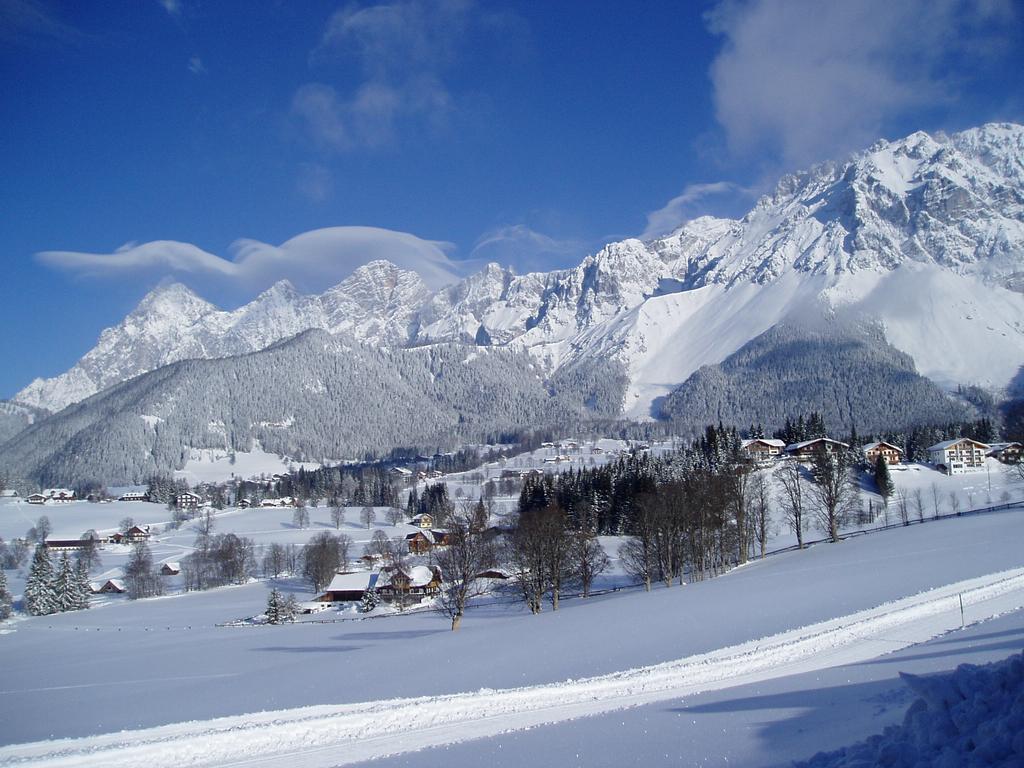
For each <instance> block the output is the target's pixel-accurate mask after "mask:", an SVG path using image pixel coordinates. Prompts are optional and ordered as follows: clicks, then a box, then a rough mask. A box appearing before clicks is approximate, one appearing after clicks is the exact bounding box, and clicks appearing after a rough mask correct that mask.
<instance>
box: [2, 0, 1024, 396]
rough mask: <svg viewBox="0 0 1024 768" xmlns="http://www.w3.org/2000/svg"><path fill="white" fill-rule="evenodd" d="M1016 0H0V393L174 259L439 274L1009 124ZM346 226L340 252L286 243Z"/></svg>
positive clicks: (1020, 110) (206, 285) (234, 292)
mask: <svg viewBox="0 0 1024 768" xmlns="http://www.w3.org/2000/svg"><path fill="white" fill-rule="evenodd" d="M1021 15H1022V11H1021V8H1020V6H1019V5H1018V4H1015V3H1013V2H1012V1H1011V0H1007V2H999V0H991V1H989V2H984V3H968V2H961V1H959V0H928V1H927V2H925V0H904V2H900V3H893V2H891V0H885V1H883V0H863V1H862V2H857V3H834V4H833V3H820V2H810V0H738V1H736V2H704V3H699V2H678V0H676V1H670V2H659V1H657V0H646V1H645V2H643V3H628V2H603V1H601V0H595V1H594V2H570V1H568V0H565V1H563V2H555V3H548V2H522V3H516V2H501V1H500V0H476V1H475V2H474V1H473V0H393V1H392V2H387V3H374V2H346V1H343V2H320V1H318V0H305V1H304V2H301V3H281V2H269V1H268V2H257V1H256V0H252V1H250V2H224V1H221V2H213V1H212V0H121V1H120V2H119V1H117V0H110V1H109V2H99V1H98V0H96V1H95V2H89V1H87V0H80V1H78V2H66V3H58V2H51V1H49V0H0V78H2V81H3V83H4V97H3V99H0V179H2V183H0V254H2V258H3V259H4V260H5V264H4V267H5V269H4V279H3V280H2V281H0V322H2V324H3V329H4V332H3V334H2V335H0V353H2V357H3V360H4V361H5V365H3V366H0V397H9V396H11V395H13V394H14V392H16V391H17V390H18V389H20V388H21V387H22V386H24V385H25V384H27V383H28V382H29V381H30V380H31V379H32V378H33V377H35V376H39V375H45V376H50V375H54V374H56V373H59V372H61V371H63V370H65V369H66V368H68V367H69V366H70V365H71V364H73V362H74V361H75V360H76V359H77V358H78V357H79V356H81V355H82V354H83V353H84V352H86V351H87V350H88V349H89V348H90V347H91V346H92V345H93V344H94V343H95V341H96V338H97V336H98V334H99V332H100V330H101V329H102V328H104V327H106V326H108V325H112V324H114V323H116V322H118V321H119V320H120V319H121V318H122V317H123V316H124V314H126V313H127V312H128V311H130V309H131V308H132V307H133V306H134V305H135V303H137V302H138V300H139V299H140V298H141V297H142V296H143V295H144V294H145V292H146V291H147V290H149V289H150V288H152V287H153V286H154V285H155V284H156V283H157V282H159V281H160V280H161V279H164V278H166V277H168V276H170V277H173V278H175V279H179V280H182V281H183V282H185V283H187V284H189V285H190V286H191V287H193V288H194V289H195V290H197V291H198V292H199V293H200V294H201V295H203V296H204V297H206V298H208V299H210V300H211V301H214V302H215V303H218V304H220V305H222V306H225V307H232V306H237V305H238V304H240V303H242V302H244V301H246V300H248V299H250V298H252V296H254V295H255V294H256V293H257V292H258V291H259V290H262V289H263V288H266V287H267V286H268V285H269V284H271V283H272V282H274V281H275V280H277V279H280V278H288V279H291V280H292V281H293V282H294V283H295V284H296V285H297V286H298V287H299V288H300V289H302V290H305V291H320V290H323V289H324V288H326V287H328V286H329V285H332V284H334V283H336V282H338V281H339V280H340V279H341V278H343V277H344V276H345V274H347V273H348V272H349V271H351V269H352V268H353V267H354V266H355V265H357V264H358V263H361V262H363V261H366V260H368V258H371V257H374V256H386V255H388V254H390V253H395V254H398V255H399V257H400V259H399V260H404V263H405V265H406V266H413V267H418V268H422V269H421V271H422V272H423V273H424V274H425V275H426V276H427V277H428V278H429V279H431V280H433V281H434V282H440V281H442V279H443V275H445V274H449V273H454V274H464V273H465V272H467V271H468V270H471V269H472V268H474V267H475V266H476V265H479V264H480V263H482V262H484V261H487V260H497V261H500V262H502V263H506V264H511V265H513V266H515V267H516V268H517V269H519V270H520V271H526V270H529V269H548V268H552V267H556V266H568V265H571V264H574V263H576V262H578V261H579V260H580V259H581V258H582V257H583V256H584V255H586V254H587V253H589V252H592V251H594V250H595V249H596V248H598V247H600V245H601V244H603V243H604V242H607V241H609V240H612V239H619V238H623V237H627V236H650V235H654V234H658V233H661V232H664V231H668V230H670V229H671V228H673V227H675V226H678V225H679V224H681V223H683V222H684V221H685V220H687V219H688V218H692V217H693V216H696V215H699V214H702V213H714V214H718V215H740V214H742V213H743V212H744V211H745V210H746V209H747V208H749V207H750V205H751V204H752V203H753V201H754V199H755V197H756V195H757V194H759V193H760V192H763V191H765V190H766V189H767V188H769V187H770V185H771V184H772V183H773V182H774V180H775V179H776V178H777V176H778V175H779V174H780V173H783V172H786V171H790V170H796V169H798V168H800V167H803V166H806V165H807V164H809V163H812V162H814V161H817V160H821V159H826V158H829V157H839V156H842V155H843V154H844V153H846V152H849V151H851V150H854V149H857V148H860V147H862V146H865V145H867V144H870V143H871V141H872V140H873V139H875V138H877V137H880V136H885V137H890V138H893V137H897V136H901V135H904V134H906V133H909V132H911V131H913V130H917V129H924V130H928V131H936V130H946V131H952V130H957V129H960V128H964V127H967V126H970V125H976V124H979V123H982V122H986V121H989V120H1013V121H1018V122H1019V121H1021V120H1022V119H1024V86H1022V81H1024V78H1021V76H1020V73H1021V72H1022V71H1024V46H1022V43H1021V40H1022V19H1021ZM333 227H343V228H345V229H335V230H332V231H331V232H330V233H327V234H326V235H324V237H326V238H327V241H326V242H328V243H329V244H330V245H331V247H329V248H326V249H325V248H324V247H318V248H313V249H309V248H305V249H304V248H300V247H298V246H297V245H295V244H292V245H293V247H290V248H284V249H281V248H277V246H280V245H281V244H283V243H286V242H287V241H289V240H291V239H292V238H295V237H296V236H299V235H302V233H306V232H310V231H312V230H319V229H323V228H333ZM409 235H411V236H412V237H409ZM308 240H309V238H306V239H305V240H304V239H302V238H300V240H299V241H298V244H299V245H301V244H302V243H304V242H307V241H308ZM321 245H322V242H321Z"/></svg>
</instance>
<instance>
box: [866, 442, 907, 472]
mask: <svg viewBox="0 0 1024 768" xmlns="http://www.w3.org/2000/svg"><path fill="white" fill-rule="evenodd" d="M861 450H863V451H864V460H865V461H866V462H867V463H868V464H869V465H871V466H872V467H873V466H875V464H877V463H878V457H879V456H881V457H882V458H883V459H885V463H886V464H888V465H889V466H890V467H891V466H893V465H895V464H900V463H902V462H903V449H902V448H900V447H899V446H898V445H893V444H892V443H887V442H885V441H884V440H881V441H879V442H877V443H868V444H867V445H865V446H864V447H863V448H862V449H861Z"/></svg>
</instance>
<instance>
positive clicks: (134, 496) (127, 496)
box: [117, 491, 149, 501]
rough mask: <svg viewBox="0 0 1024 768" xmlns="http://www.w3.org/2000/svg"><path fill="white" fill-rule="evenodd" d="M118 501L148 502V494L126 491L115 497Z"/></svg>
mask: <svg viewBox="0 0 1024 768" xmlns="http://www.w3.org/2000/svg"><path fill="white" fill-rule="evenodd" d="M117 500H118V501H149V494H148V493H145V492H143V491H128V493H124V494H122V495H120V496H118V497H117Z"/></svg>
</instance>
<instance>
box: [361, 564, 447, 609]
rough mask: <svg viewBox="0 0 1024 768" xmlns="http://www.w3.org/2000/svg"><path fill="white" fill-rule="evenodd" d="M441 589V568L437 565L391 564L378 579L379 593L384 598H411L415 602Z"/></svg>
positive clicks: (382, 570) (382, 571)
mask: <svg viewBox="0 0 1024 768" xmlns="http://www.w3.org/2000/svg"><path fill="white" fill-rule="evenodd" d="M440 591H441V569H440V568H438V567H437V566H436V565H431V566H426V565H414V566H412V567H409V566H406V565H390V566H387V567H385V568H382V569H381V571H380V578H378V579H377V594H378V595H379V596H380V597H381V598H382V599H384V600H405V599H411V600H413V601H415V602H419V601H421V600H423V599H424V598H425V597H433V596H434V595H436V594H438V593H439V592H440Z"/></svg>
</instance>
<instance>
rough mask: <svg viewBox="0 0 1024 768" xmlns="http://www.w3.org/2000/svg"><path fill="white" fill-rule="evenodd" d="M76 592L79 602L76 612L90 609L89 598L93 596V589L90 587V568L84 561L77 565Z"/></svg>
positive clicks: (76, 605) (76, 603)
mask: <svg viewBox="0 0 1024 768" xmlns="http://www.w3.org/2000/svg"><path fill="white" fill-rule="evenodd" d="M75 590H76V597H77V600H76V601H75V610H76V611H82V610H85V609H86V608H88V607H89V598H90V597H91V596H92V587H90V586H89V568H88V566H87V565H86V563H85V561H84V560H81V559H80V560H79V561H78V562H77V564H76V565H75Z"/></svg>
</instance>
